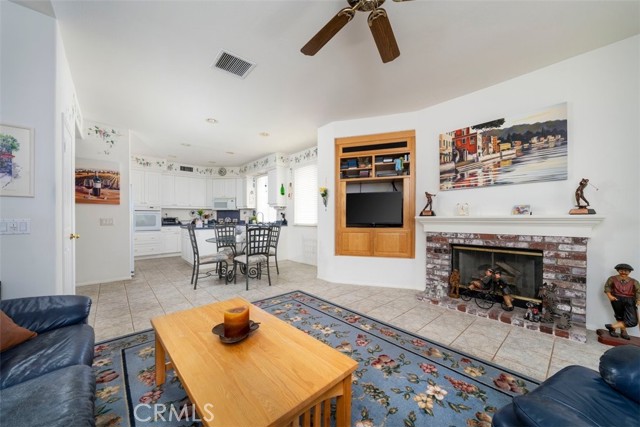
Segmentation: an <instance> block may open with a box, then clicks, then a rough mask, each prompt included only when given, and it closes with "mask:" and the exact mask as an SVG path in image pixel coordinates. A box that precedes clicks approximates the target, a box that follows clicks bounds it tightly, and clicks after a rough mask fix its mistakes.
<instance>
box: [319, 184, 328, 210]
mask: <svg viewBox="0 0 640 427" xmlns="http://www.w3.org/2000/svg"><path fill="white" fill-rule="evenodd" d="M320 197H322V204H323V205H324V210H325V211H326V210H327V202H328V201H329V189H328V188H327V187H320Z"/></svg>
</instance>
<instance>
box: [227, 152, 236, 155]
mask: <svg viewBox="0 0 640 427" xmlns="http://www.w3.org/2000/svg"><path fill="white" fill-rule="evenodd" d="M227 154H231V155H234V154H236V153H234V152H233V151H227Z"/></svg>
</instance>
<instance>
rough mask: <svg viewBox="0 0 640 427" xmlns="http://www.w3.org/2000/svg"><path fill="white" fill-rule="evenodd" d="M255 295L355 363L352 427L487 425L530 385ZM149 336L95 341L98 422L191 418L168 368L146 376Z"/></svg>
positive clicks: (390, 330)
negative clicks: (160, 378)
mask: <svg viewBox="0 0 640 427" xmlns="http://www.w3.org/2000/svg"><path fill="white" fill-rule="evenodd" d="M254 304H255V305H257V306H259V307H261V308H262V309H263V310H265V311H267V312H269V313H271V314H273V315H275V316H277V317H279V318H280V319H282V320H285V321H286V322H288V323H290V324H291V325H293V326H295V327H296V328H298V329H300V330H302V331H304V332H306V333H307V334H309V335H311V336H312V337H314V338H316V339H318V340H320V341H322V342H324V343H325V344H327V345H329V346H331V347H334V348H335V349H337V350H338V351H341V352H343V353H344V354H346V355H348V356H350V357H351V358H353V359H354V360H356V361H357V362H358V363H359V366H358V368H357V369H356V371H355V372H354V373H353V376H352V406H351V408H352V416H351V423H352V425H354V426H357V427H373V426H387V427H395V426H404V427H412V426H423V425H435V426H482V427H485V426H486V427H489V426H490V425H491V418H492V416H493V414H494V413H495V411H496V410H497V409H498V408H500V407H502V406H504V405H506V404H508V403H510V402H511V399H512V397H514V396H517V395H519V394H525V393H528V392H529V391H531V390H532V389H533V388H535V387H536V386H537V385H538V384H539V383H538V382H537V381H535V380H533V379H530V378H527V377H524V376H522V375H520V374H516V373H514V372H512V371H509V370H507V369H504V368H501V367H499V366H497V365H494V364H492V363H489V362H485V361H483V360H479V359H477V358H474V357H472V356H470V355H467V354H465V353H462V352H460V351H457V350H453V349H451V348H449V347H446V346H443V345H439V344H437V343H435V342H432V341H429V340H428V339H427V338H425V337H421V336H418V335H415V334H413V333H410V332H406V331H404V330H401V329H398V328H396V327H393V326H390V325H389V324H386V323H384V322H381V321H379V320H376V319H373V318H370V317H367V316H365V315H363V314H360V313H357V312H354V311H351V310H348V309H346V308H344V307H341V306H339V305H337V304H333V303H331V302H329V301H326V300H323V299H321V298H318V297H315V296H313V295H310V294H307V293H304V292H300V291H295V292H290V293H287V294H284V295H280V296H278V297H273V298H268V299H265V300H261V301H257V302H254ZM256 333H260V331H257V332H256ZM154 338H155V337H154V334H153V331H145V332H140V333H136V334H132V335H128V336H125V337H121V338H117V339H114V340H110V341H107V342H103V343H99V344H97V345H96V347H95V359H94V371H95V374H96V378H97V391H96V425H97V426H166V427H174V426H176V427H178V426H180V427H187V426H199V425H200V422H199V420H200V418H199V416H198V414H197V413H195V411H194V410H193V406H192V405H191V402H190V401H189V399H188V397H187V395H186V392H185V391H184V389H183V387H182V385H181V384H180V381H179V380H178V378H177V377H176V376H175V375H174V373H173V371H171V372H168V373H167V380H166V382H165V384H164V385H162V386H160V387H157V386H156V385H155V382H154V379H155V365H154V364H155V358H154V347H155V342H154ZM248 409H249V408H248ZM233 427H243V426H233ZM247 427H253V426H247Z"/></svg>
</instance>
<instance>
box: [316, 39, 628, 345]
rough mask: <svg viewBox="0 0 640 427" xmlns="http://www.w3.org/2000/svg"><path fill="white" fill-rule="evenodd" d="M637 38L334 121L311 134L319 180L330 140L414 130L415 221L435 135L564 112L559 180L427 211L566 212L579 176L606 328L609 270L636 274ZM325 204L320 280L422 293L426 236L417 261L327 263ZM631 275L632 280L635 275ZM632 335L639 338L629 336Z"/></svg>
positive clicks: (594, 315)
mask: <svg viewBox="0 0 640 427" xmlns="http://www.w3.org/2000/svg"><path fill="white" fill-rule="evenodd" d="M639 54H640V36H636V37H632V38H629V39H626V40H623V41H621V42H618V43H615V44H613V45H610V46H607V47H604V48H601V49H598V50H595V51H592V52H588V53H586V54H583V55H580V56H577V57H574V58H571V59H568V60H565V61H563V62H560V63H557V64H554V65H552V66H549V67H546V68H544V69H541V70H538V71H535V72H532V73H529V74H526V75H523V76H521V77H518V78H515V79H512V80H509V81H506V82H503V83H501V84H498V85H495V86H492V87H489V88H486V89H483V90H480V91H478V92H474V93H471V94H469V95H466V96H463V97H460V98H456V99H453V100H450V101H447V102H444V103H442V104H439V105H436V106H433V107H430V108H426V109H424V110H421V111H417V112H414V113H410V114H399V115H395V116H383V117H374V118H368V119H362V120H353V121H345V122H334V123H331V124H329V125H327V126H324V127H323V128H320V129H319V131H318V149H319V154H318V161H319V170H320V176H319V180H320V182H324V180H325V179H326V182H327V183H329V188H330V190H329V191H331V192H332V193H333V194H335V189H334V188H333V186H334V184H333V183H334V179H333V177H334V174H335V171H334V170H333V169H334V148H333V146H334V139H335V138H340V137H346V136H352V135H363V134H372V133H381V132H390V131H396V130H404V129H415V130H416V154H417V155H416V200H417V202H416V214H417V213H418V211H419V210H420V209H421V207H422V204H423V203H422V202H424V201H425V200H424V192H425V191H430V192H432V193H433V192H437V191H438V189H439V177H438V135H439V133H441V132H445V131H450V130H453V129H458V128H460V127H463V126H466V125H470V124H473V123H482V122H485V121H488V120H492V119H496V118H500V117H510V116H513V115H516V114H520V113H527V112H532V111H536V110H539V109H541V108H544V107H547V106H551V105H554V104H557V103H561V102H567V104H568V127H569V130H568V135H569V175H568V180H566V181H555V182H547V183H535V184H524V185H513V186H501V187H489V188H481V189H466V190H455V191H447V192H438V194H437V197H436V199H434V210H435V211H436V213H437V214H438V215H443V216H449V215H453V212H454V208H455V205H456V204H457V203H460V202H467V203H469V204H470V205H471V214H472V215H479V216H481V215H489V214H508V213H509V212H510V209H511V207H512V206H513V205H515V204H530V205H531V206H532V209H533V211H534V214H549V215H552V214H557V215H563V214H567V212H568V211H569V209H571V208H572V207H573V203H574V200H573V194H574V191H575V188H576V187H577V184H578V182H579V181H580V179H581V178H583V177H585V178H589V179H590V180H591V182H592V183H593V184H594V185H596V186H598V187H599V188H600V191H597V192H596V191H595V190H594V189H593V188H589V189H587V190H586V193H585V195H586V196H587V198H588V199H589V201H590V202H591V204H592V207H593V208H595V209H596V211H597V213H598V214H600V215H604V216H606V219H605V221H604V222H603V223H602V224H601V225H600V226H598V227H597V228H596V229H595V232H594V235H593V238H592V239H591V241H590V242H589V252H588V269H587V288H588V291H587V293H588V295H587V313H588V314H587V327H588V328H589V329H595V328H598V327H602V325H603V324H604V323H607V322H611V321H612V320H613V317H612V313H611V308H610V306H609V304H608V301H607V299H606V298H605V296H604V295H603V293H602V287H603V284H604V282H605V280H606V278H607V277H608V276H610V275H612V274H614V273H615V270H614V269H613V266H614V265H616V264H617V263H620V262H627V263H630V264H631V265H633V266H635V267H636V270H637V271H640V220H639V219H638V218H639V212H640V197H639V196H640V193H639V191H638V182H639V180H640V172H639V171H640V168H639V167H638V164H639V162H640V149H639V146H640V144H639V142H640V125H639V123H640V121H639V120H638V118H639V117H640V77H639V76H640V65H639V63H640V58H639V56H640V55H639ZM332 205H333V200H331V202H330V205H329V210H328V211H327V212H326V213H325V212H321V215H320V222H319V227H318V235H319V240H320V242H319V246H318V276H319V277H320V278H322V279H326V280H330V281H332V282H344V283H363V284H376V285H383V286H391V287H404V288H413V289H424V287H425V262H426V255H425V234H424V232H423V231H422V230H420V229H419V227H416V228H417V231H416V258H415V260H403V259H391V258H364V257H342V256H341V257H336V256H334V255H333V254H334V237H333V236H334V219H333V206H332ZM637 276H638V274H636V277H637ZM633 333H635V334H637V330H636V329H634V330H633Z"/></svg>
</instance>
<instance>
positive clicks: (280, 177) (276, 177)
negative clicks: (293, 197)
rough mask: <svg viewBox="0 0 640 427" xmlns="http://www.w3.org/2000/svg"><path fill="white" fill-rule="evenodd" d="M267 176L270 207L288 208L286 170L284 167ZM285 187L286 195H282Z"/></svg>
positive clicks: (272, 171) (270, 172) (271, 171)
mask: <svg viewBox="0 0 640 427" xmlns="http://www.w3.org/2000/svg"><path fill="white" fill-rule="evenodd" d="M267 176H268V178H267V180H268V186H269V196H268V199H267V200H268V203H269V205H271V206H278V207H280V206H286V205H287V196H286V182H285V181H286V177H287V175H286V169H285V168H283V167H277V168H275V169H271V170H270V171H269V173H268V175H267ZM283 186H284V187H285V191H284V193H285V194H281V191H282V190H281V189H282V188H283Z"/></svg>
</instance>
